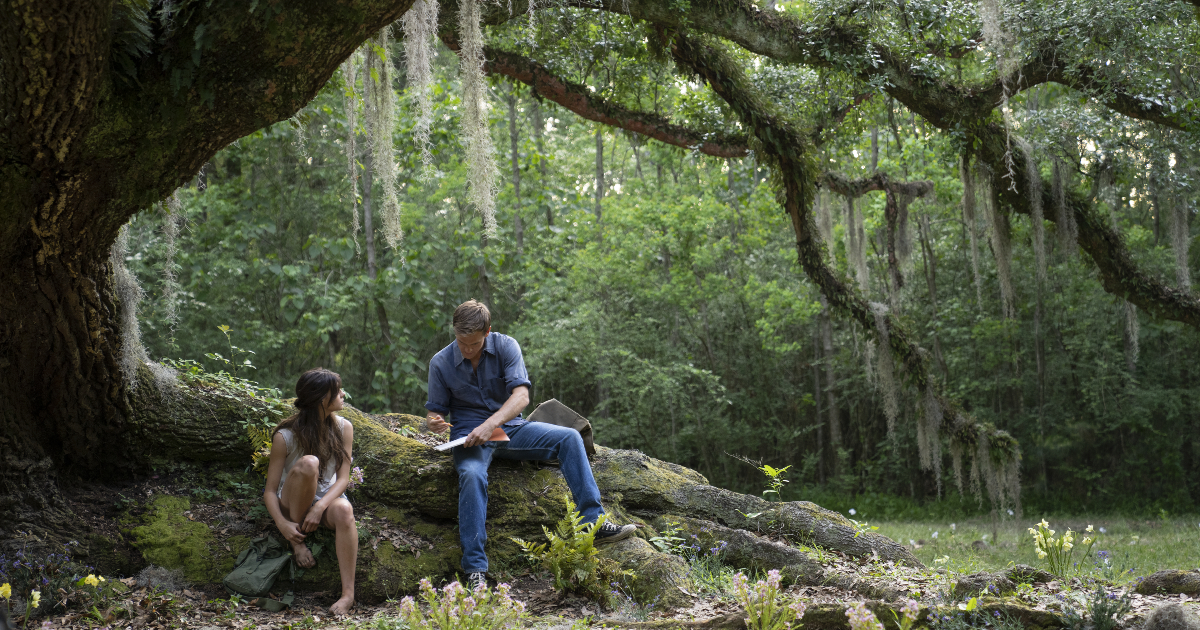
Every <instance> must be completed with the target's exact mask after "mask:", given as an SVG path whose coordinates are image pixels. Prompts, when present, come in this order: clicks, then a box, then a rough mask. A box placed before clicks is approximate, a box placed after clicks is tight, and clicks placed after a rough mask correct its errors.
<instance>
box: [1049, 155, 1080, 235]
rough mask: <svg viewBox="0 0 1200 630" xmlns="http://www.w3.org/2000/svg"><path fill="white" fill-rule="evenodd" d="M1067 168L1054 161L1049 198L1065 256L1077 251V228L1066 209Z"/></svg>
mask: <svg viewBox="0 0 1200 630" xmlns="http://www.w3.org/2000/svg"><path fill="white" fill-rule="evenodd" d="M1066 170H1067V167H1066V165H1065V164H1063V163H1062V162H1061V161H1059V160H1057V159H1056V160H1054V177H1053V180H1052V182H1053V183H1052V188H1051V196H1052V197H1053V198H1054V216H1055V221H1054V222H1055V224H1056V230H1057V232H1058V244H1059V247H1061V248H1062V250H1063V252H1064V253H1066V255H1067V256H1074V255H1075V254H1076V252H1078V251H1079V228H1078V226H1076V225H1075V213H1074V212H1072V211H1071V209H1070V208H1069V207H1067V174H1066Z"/></svg>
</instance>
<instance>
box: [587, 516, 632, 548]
mask: <svg viewBox="0 0 1200 630" xmlns="http://www.w3.org/2000/svg"><path fill="white" fill-rule="evenodd" d="M636 530H637V525H616V524H613V523H610V522H608V521H604V524H603V525H601V526H600V529H598V530H596V537H595V538H594V539H593V541H594V542H595V543H596V544H607V543H615V542H617V541H618V540H625V539H626V538H629V537H630V536H632V535H633V532H634V531H636Z"/></svg>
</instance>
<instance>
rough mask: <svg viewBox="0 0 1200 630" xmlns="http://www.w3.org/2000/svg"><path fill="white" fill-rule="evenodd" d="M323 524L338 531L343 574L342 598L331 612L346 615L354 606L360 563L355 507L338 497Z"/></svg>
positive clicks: (338, 548) (339, 560)
mask: <svg viewBox="0 0 1200 630" xmlns="http://www.w3.org/2000/svg"><path fill="white" fill-rule="evenodd" d="M322 524H323V525H325V526H326V527H328V528H330V529H332V530H334V531H335V532H337V533H336V534H335V539H336V545H337V558H338V570H339V571H340V572H341V574H342V598H341V599H339V600H337V601H336V602H334V603H333V605H332V606H330V607H329V612H331V613H333V614H335V615H344V614H346V613H348V612H350V608H352V607H353V606H354V567H355V565H356V564H358V528H357V527H356V526H355V525H354V507H353V506H351V505H350V502H349V501H347V500H346V499H337V500H336V501H334V502H333V505H331V506H329V509H327V510H325V516H324V518H323V519H322Z"/></svg>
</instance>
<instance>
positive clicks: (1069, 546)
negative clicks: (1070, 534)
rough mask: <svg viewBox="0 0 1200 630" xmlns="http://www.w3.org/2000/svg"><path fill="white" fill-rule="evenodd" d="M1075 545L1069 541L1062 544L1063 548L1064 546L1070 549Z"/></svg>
mask: <svg viewBox="0 0 1200 630" xmlns="http://www.w3.org/2000/svg"><path fill="white" fill-rule="evenodd" d="M1073 546H1074V545H1072V544H1071V543H1069V542H1064V543H1063V544H1062V548H1063V549H1064V550H1065V549H1070V548H1071V547H1073Z"/></svg>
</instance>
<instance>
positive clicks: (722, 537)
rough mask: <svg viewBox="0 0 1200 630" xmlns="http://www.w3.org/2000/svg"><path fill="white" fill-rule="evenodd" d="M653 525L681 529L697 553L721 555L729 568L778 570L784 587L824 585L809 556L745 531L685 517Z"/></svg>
mask: <svg viewBox="0 0 1200 630" xmlns="http://www.w3.org/2000/svg"><path fill="white" fill-rule="evenodd" d="M653 524H654V526H655V527H656V528H657V529H659V530H660V531H664V530H666V529H669V528H671V526H672V525H676V526H678V527H680V528H681V529H682V531H683V533H684V538H685V540H686V539H688V538H689V537H690V539H691V540H690V541H688V542H694V544H695V545H696V546H698V547H699V549H697V550H696V553H698V554H706V553H721V554H722V557H723V560H724V562H725V564H728V565H730V566H734V567H738V568H744V569H748V570H750V571H752V572H763V573H765V572H767V571H770V570H772V569H778V570H779V572H780V575H781V577H782V578H783V582H784V583H785V584H813V585H819V584H824V583H825V582H826V575H825V570H824V568H823V567H822V566H821V565H820V564H818V563H817V562H816V561H814V560H813V559H812V558H810V557H809V556H808V554H806V553H804V552H803V551H801V550H799V549H796V548H795V547H791V546H789V545H785V544H783V543H779V542H775V541H773V540H770V539H768V538H765V537H762V536H759V535H757V534H754V533H752V532H749V531H746V530H744V529H732V528H729V527H725V526H723V525H718V524H717V523H713V522H712V521H706V520H703V519H696V518H688V517H686V516H660V517H659V518H657V519H655V520H654V522H653ZM722 547H723V549H722Z"/></svg>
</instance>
